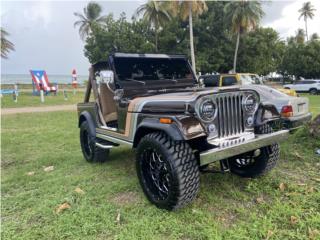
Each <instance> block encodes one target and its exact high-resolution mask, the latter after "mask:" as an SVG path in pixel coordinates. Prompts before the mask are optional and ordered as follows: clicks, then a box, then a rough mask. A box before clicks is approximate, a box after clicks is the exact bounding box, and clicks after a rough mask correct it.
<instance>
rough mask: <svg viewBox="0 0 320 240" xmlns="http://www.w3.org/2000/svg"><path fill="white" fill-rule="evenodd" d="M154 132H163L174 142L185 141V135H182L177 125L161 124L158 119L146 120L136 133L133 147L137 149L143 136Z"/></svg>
mask: <svg viewBox="0 0 320 240" xmlns="http://www.w3.org/2000/svg"><path fill="white" fill-rule="evenodd" d="M154 131H163V132H165V133H166V134H167V135H168V136H169V137H170V138H171V139H172V140H174V141H182V140H184V137H183V134H182V133H181V131H180V129H179V128H178V126H177V124H175V123H172V124H163V123H160V122H159V121H158V119H144V120H142V122H141V123H140V124H139V125H138V127H137V130H136V132H135V136H134V140H133V147H136V146H137V145H138V143H139V141H140V139H141V138H142V137H143V136H145V135H146V134H148V133H151V132H154Z"/></svg>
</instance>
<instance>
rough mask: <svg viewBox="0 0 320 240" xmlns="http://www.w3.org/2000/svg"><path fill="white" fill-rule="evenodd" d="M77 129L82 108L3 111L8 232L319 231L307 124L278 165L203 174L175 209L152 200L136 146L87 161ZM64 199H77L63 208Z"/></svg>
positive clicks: (217, 235)
mask: <svg viewBox="0 0 320 240" xmlns="http://www.w3.org/2000/svg"><path fill="white" fill-rule="evenodd" d="M78 132H79V131H78V128H77V116H76V113H74V112H56V113H38V114H35V113H33V114H19V115H8V116H2V133H1V136H2V147H1V149H2V159H1V160H2V161H1V169H2V171H1V172H2V177H1V183H2V188H1V194H2V199H1V201H2V204H1V210H2V214H1V221H2V227H1V237H2V238H3V239H320V186H319V185H320V176H319V172H320V157H319V156H317V155H316V154H315V150H316V149H317V148H319V147H320V140H316V139H311V137H310V136H308V134H307V131H306V130H305V129H301V130H300V131H298V132H297V133H295V135H292V136H291V137H290V138H289V140H288V141H287V142H285V143H283V144H282V146H281V148H282V154H281V160H280V162H279V164H278V166H277V167H276V168H275V169H274V170H273V171H272V172H270V174H268V175H266V176H264V177H262V178H259V179H243V178H239V177H237V176H234V175H231V174H203V175H202V176H201V189H200V192H199V194H198V196H197V198H196V200H195V201H194V202H193V203H192V204H191V205H189V206H188V207H186V208H184V209H181V210H179V211H177V212H167V211H164V210H159V209H157V208H156V207H154V206H153V205H151V204H150V203H149V202H148V201H147V200H146V198H145V197H144V195H143V193H142V190H141V188H140V186H139V183H138V180H137V177H136V172H135V168H134V152H133V151H132V150H130V149H129V148H126V147H121V148H117V149H114V150H112V153H111V156H110V160H109V161H108V162H106V163H104V164H89V163H87V162H85V160H84V159H83V157H82V154H81V150H80V146H79V137H78V135H79V133H78ZM48 166H54V170H53V171H48V172H46V171H44V169H45V168H46V167H48ZM32 172H33V173H32ZM28 173H29V174H28ZM76 188H80V189H81V190H83V193H81V191H78V192H80V193H78V192H76V191H75V189H76ZM63 203H68V204H69V205H70V206H71V207H70V208H69V209H66V210H64V211H61V212H60V213H57V212H56V210H57V208H58V206H60V205H61V204H63Z"/></svg>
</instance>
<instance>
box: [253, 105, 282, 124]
mask: <svg viewBox="0 0 320 240" xmlns="http://www.w3.org/2000/svg"><path fill="white" fill-rule="evenodd" d="M277 119H280V114H279V112H278V110H277V108H276V107H275V106H274V105H273V104H272V103H260V105H259V107H258V110H257V111H256V113H255V125H256V126H260V125H263V124H265V123H268V122H270V121H274V120H277Z"/></svg>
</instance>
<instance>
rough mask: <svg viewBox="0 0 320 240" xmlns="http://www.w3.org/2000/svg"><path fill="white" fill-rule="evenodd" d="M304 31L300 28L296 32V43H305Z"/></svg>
mask: <svg viewBox="0 0 320 240" xmlns="http://www.w3.org/2000/svg"><path fill="white" fill-rule="evenodd" d="M304 36H305V33H304V30H303V29H302V28H299V29H298V31H297V32H296V41H297V43H304Z"/></svg>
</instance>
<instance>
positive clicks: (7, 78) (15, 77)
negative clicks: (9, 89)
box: [1, 74, 88, 84]
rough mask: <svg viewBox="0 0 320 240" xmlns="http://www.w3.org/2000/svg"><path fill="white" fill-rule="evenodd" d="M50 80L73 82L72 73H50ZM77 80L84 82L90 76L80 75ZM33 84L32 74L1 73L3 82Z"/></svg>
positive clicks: (80, 82) (53, 81) (52, 81)
mask: <svg viewBox="0 0 320 240" xmlns="http://www.w3.org/2000/svg"><path fill="white" fill-rule="evenodd" d="M48 79H49V82H50V83H52V84H54V83H58V84H59V83H60V84H61V83H65V84H68V83H70V84H71V74H70V75H50V74H48ZM77 80H78V83H79V84H83V83H84V81H87V80H88V76H84V75H78V76H77ZM15 83H19V84H31V83H32V78H31V75H30V74H1V84H15Z"/></svg>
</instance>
